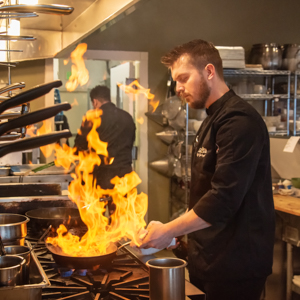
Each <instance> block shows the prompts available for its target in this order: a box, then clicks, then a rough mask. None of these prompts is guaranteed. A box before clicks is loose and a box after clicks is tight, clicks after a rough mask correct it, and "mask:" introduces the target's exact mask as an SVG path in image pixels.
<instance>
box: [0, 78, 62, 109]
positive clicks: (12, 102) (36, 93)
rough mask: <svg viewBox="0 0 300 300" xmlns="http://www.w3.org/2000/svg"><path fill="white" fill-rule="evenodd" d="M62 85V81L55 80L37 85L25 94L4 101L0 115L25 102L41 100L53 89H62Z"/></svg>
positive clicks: (0, 107) (0, 105)
mask: <svg viewBox="0 0 300 300" xmlns="http://www.w3.org/2000/svg"><path fill="white" fill-rule="evenodd" d="M61 85H62V82H61V80H55V81H52V82H49V83H45V84H41V85H37V86H35V87H33V88H32V89H29V90H27V91H25V92H22V93H20V94H18V95H16V96H14V97H11V98H10V99H8V100H5V101H3V102H2V103H1V104H0V114H2V113H3V112H4V111H5V110H7V109H9V108H11V107H15V106H18V105H21V104H23V103H25V102H29V101H32V100H34V99H36V98H39V97H41V96H43V95H45V94H47V93H49V92H50V91H51V90H52V89H53V88H55V87H60V86H61Z"/></svg>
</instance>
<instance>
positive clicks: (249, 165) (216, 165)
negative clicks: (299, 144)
mask: <svg viewBox="0 0 300 300" xmlns="http://www.w3.org/2000/svg"><path fill="white" fill-rule="evenodd" d="M207 114H208V116H207V118H206V119H205V120H204V122H203V123H202V125H201V127H200V129H199V131H198V133H197V136H196V139H195V141H194V146H193V153H192V167H191V168H192V177H191V190H190V204H189V206H190V207H189V208H190V209H192V208H193V209H194V211H195V213H196V214H197V215H198V216H199V217H200V218H202V219H204V220H205V221H206V222H209V223H211V224H212V226H210V227H208V228H205V229H202V230H199V231H196V232H193V233H191V234H189V258H188V259H189V271H190V275H191V276H195V277H196V278H199V279H204V280H207V281H215V280H229V281H232V280H243V279H250V278H254V277H264V276H267V275H269V274H270V273H271V272H272V261H273V245H274V232H275V213H274V204H273V195H272V181H271V167H270V151H269V135H268V131H267V129H266V126H265V123H264V121H263V119H262V117H261V116H260V115H259V114H258V112H257V111H256V110H255V109H254V108H253V107H252V106H251V105H250V104H248V103H247V102H246V101H245V100H243V99H241V98H240V97H238V96H237V95H236V94H235V93H234V92H233V91H232V90H230V91H228V92H227V93H225V94H224V95H223V96H222V97H221V98H220V99H218V100H217V101H216V102H214V103H213V104H212V105H211V106H210V107H209V108H208V109H207Z"/></svg>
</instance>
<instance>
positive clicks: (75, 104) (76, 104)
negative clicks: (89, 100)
mask: <svg viewBox="0 0 300 300" xmlns="http://www.w3.org/2000/svg"><path fill="white" fill-rule="evenodd" d="M78 105H79V104H78V101H77V100H76V98H75V99H74V102H73V103H72V104H71V106H72V107H73V106H78Z"/></svg>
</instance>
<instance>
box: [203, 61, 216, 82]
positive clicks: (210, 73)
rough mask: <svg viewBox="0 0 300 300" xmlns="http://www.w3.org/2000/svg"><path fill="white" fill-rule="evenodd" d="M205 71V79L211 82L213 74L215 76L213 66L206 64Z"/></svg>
mask: <svg viewBox="0 0 300 300" xmlns="http://www.w3.org/2000/svg"><path fill="white" fill-rule="evenodd" d="M205 71H206V73H207V79H208V80H211V79H212V78H213V77H214V76H215V74H216V69H215V66H214V65H213V64H207V65H206V67H205Z"/></svg>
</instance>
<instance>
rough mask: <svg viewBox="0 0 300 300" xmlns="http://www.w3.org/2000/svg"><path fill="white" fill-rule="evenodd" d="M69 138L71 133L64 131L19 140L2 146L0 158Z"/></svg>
mask: <svg viewBox="0 0 300 300" xmlns="http://www.w3.org/2000/svg"><path fill="white" fill-rule="evenodd" d="M71 136H72V133H71V132H70V131H69V130H67V129H66V130H62V131H59V132H55V133H48V134H43V135H40V136H35V137H31V138H25V139H21V140H18V141H15V142H12V143H9V144H4V146H1V147H0V157H2V156H4V155H6V154H8V153H12V152H18V151H24V150H29V149H33V148H38V147H41V146H45V145H48V144H52V143H55V142H57V141H58V140H59V139H61V138H69V137H71Z"/></svg>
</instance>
